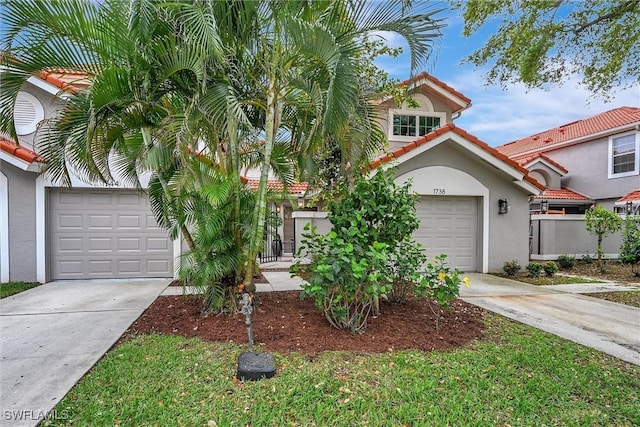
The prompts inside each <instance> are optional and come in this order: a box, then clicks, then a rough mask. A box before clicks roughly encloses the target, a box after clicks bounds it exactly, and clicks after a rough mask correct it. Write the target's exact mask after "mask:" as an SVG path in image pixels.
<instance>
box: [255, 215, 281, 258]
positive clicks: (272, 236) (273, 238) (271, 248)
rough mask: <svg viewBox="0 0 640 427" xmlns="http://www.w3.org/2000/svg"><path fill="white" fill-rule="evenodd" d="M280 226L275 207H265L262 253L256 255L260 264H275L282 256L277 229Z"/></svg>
mask: <svg viewBox="0 0 640 427" xmlns="http://www.w3.org/2000/svg"><path fill="white" fill-rule="evenodd" d="M281 224H282V218H280V212H279V210H278V208H277V207H275V206H272V207H267V213H266V217H265V221H264V237H263V239H262V251H261V252H260V254H258V257H259V258H260V263H265V262H275V261H278V258H280V257H281V256H282V250H283V247H282V238H281V236H280V234H278V227H280V225H281Z"/></svg>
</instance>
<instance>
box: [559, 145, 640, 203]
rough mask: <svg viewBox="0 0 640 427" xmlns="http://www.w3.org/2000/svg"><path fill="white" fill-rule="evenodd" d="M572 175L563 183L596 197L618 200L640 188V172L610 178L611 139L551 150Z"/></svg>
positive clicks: (564, 179) (598, 198) (597, 198)
mask: <svg viewBox="0 0 640 427" xmlns="http://www.w3.org/2000/svg"><path fill="white" fill-rule="evenodd" d="M547 154H548V155H549V157H551V158H553V159H554V160H555V161H557V162H558V163H560V164H561V165H562V166H564V167H565V168H566V169H567V170H568V171H569V174H568V175H567V176H566V177H565V178H563V180H562V185H563V186H565V187H568V188H571V189H572V190H575V191H578V192H580V193H583V194H586V195H588V196H590V197H591V198H593V199H594V200H600V199H617V198H619V197H622V196H623V195H625V194H627V193H629V192H631V191H633V190H636V189H638V188H639V187H640V175H634V176H628V177H623V178H612V179H609V177H608V162H609V138H608V137H605V138H601V139H597V140H594V141H590V142H586V143H582V144H577V145H572V146H570V147H565V148H561V149H559V150H554V151H551V152H549V153H547Z"/></svg>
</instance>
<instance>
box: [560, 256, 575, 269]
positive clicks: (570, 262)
mask: <svg viewBox="0 0 640 427" xmlns="http://www.w3.org/2000/svg"><path fill="white" fill-rule="evenodd" d="M558 264H560V268H573V267H574V266H575V265H576V257H574V256H572V255H566V254H565V255H560V256H559V257H558Z"/></svg>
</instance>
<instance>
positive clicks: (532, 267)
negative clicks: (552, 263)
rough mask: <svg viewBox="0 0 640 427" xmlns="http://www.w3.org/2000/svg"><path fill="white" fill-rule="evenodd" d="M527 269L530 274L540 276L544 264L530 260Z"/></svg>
mask: <svg viewBox="0 0 640 427" xmlns="http://www.w3.org/2000/svg"><path fill="white" fill-rule="evenodd" d="M526 268H527V271H528V272H529V276H531V277H540V274H542V271H543V270H544V265H542V264H540V263H539V262H530V263H529V264H527V267H526Z"/></svg>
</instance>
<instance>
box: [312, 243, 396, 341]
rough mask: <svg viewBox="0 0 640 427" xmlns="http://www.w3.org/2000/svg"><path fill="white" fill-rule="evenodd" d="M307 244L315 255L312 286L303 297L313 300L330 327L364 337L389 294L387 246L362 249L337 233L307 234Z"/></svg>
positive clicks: (376, 244) (378, 244) (381, 244)
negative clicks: (379, 304)
mask: <svg viewBox="0 0 640 427" xmlns="http://www.w3.org/2000/svg"><path fill="white" fill-rule="evenodd" d="M303 236H304V240H303V244H305V245H307V246H306V249H307V250H309V251H311V252H312V253H314V254H315V256H314V258H313V263H312V271H313V273H312V274H311V278H310V280H309V284H306V285H303V286H302V289H303V296H304V295H309V296H311V297H312V298H313V299H314V301H315V303H316V306H318V308H320V310H321V311H322V313H323V314H324V316H325V318H326V319H327V320H328V321H329V323H330V324H331V325H332V326H333V327H335V328H337V329H345V330H348V331H350V332H351V333H353V334H355V333H362V332H364V330H365V328H366V326H367V319H368V317H369V314H370V313H371V311H372V310H373V309H374V304H375V302H376V301H377V299H378V298H379V297H382V296H384V295H385V294H386V292H387V289H388V283H387V281H386V277H385V276H384V274H383V272H384V267H385V264H386V253H385V249H386V246H385V245H384V244H383V243H377V242H375V243H374V244H373V245H369V246H361V245H359V244H358V243H357V242H356V243H355V244H354V243H353V242H347V241H345V240H344V239H342V238H341V237H338V234H337V233H335V232H333V231H332V232H330V233H329V234H328V235H319V234H316V233H315V231H314V230H311V234H304V235H303Z"/></svg>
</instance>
